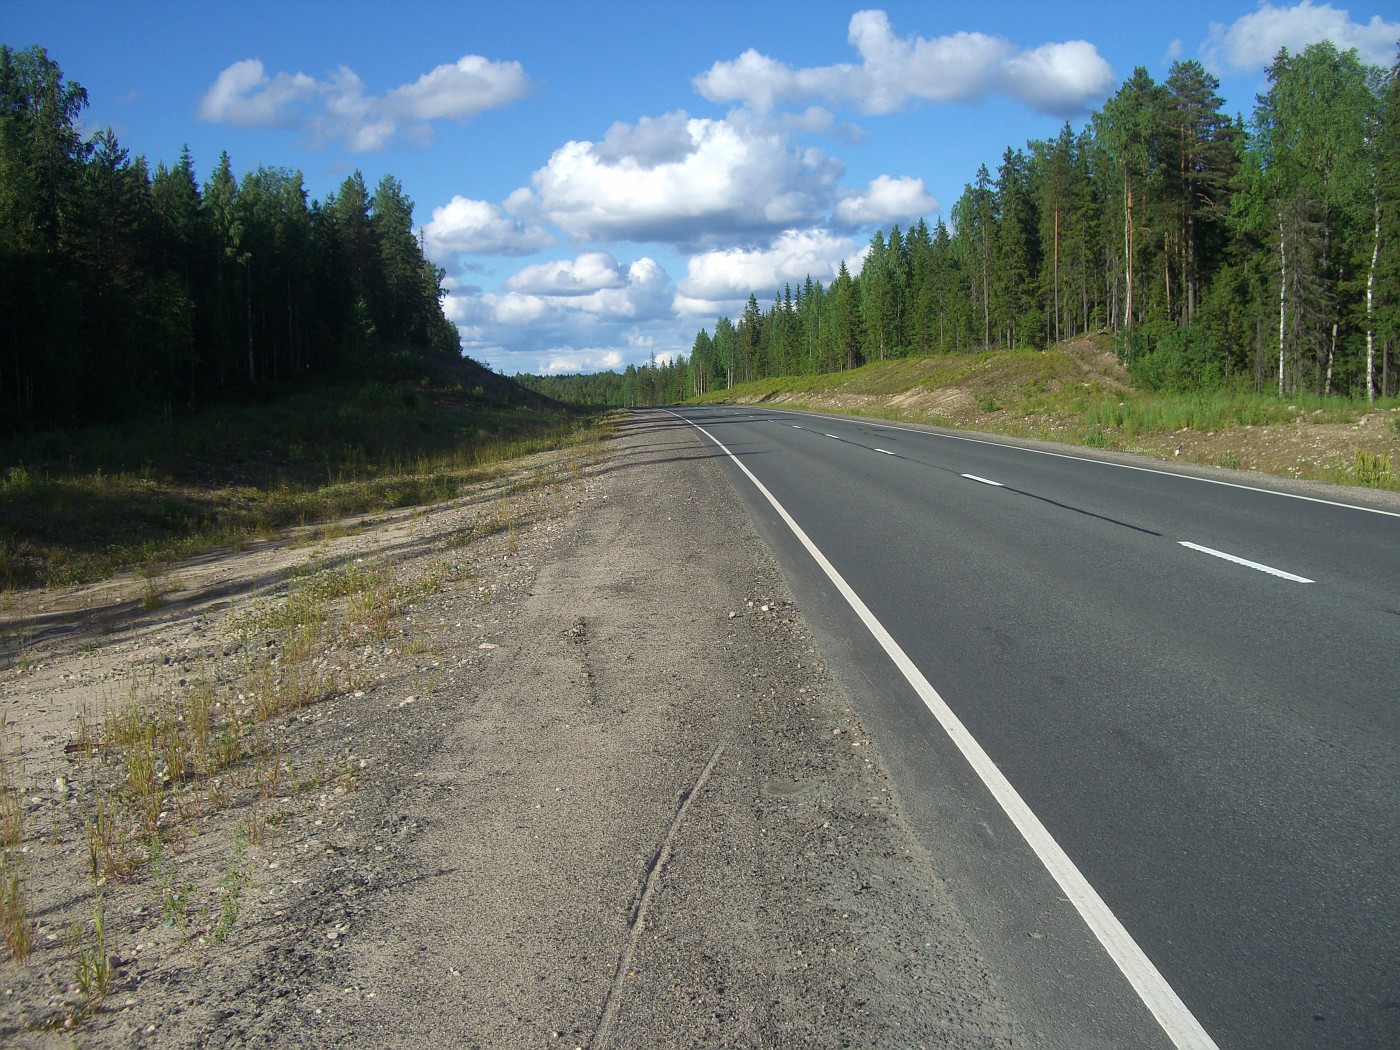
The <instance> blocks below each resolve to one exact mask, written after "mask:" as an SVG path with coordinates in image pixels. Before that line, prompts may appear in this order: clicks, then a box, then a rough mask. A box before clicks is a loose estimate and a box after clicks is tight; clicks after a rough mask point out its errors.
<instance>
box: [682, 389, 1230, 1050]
mask: <svg viewBox="0 0 1400 1050" xmlns="http://www.w3.org/2000/svg"><path fill="white" fill-rule="evenodd" d="M666 411H668V412H669V411H670V410H669V409H667V410H666ZM671 414H672V415H674V416H676V417H677V418H678V419H685V416H682V415H680V413H678V412H672V413H671ZM685 421H686V422H687V423H689V424H690V425H691V426H693V427H694V428H695V429H696V430H698V431H700V433H702V434H704V435H705V437H707V438H709V439H710V440H711V441H712V442H714V443H715V445H716V447H718V448H719V450H720V451H721V452H723V453H724V454H725V455H726V456H728V457H729V459H730V460H731V461H732V462H733V463H734V465H735V466H736V467H738V468H739V470H740V471H741V472H742V473H743V475H744V476H745V477H746V478H748V479H749V481H751V482H753V486H754V488H756V489H757V490H758V492H759V494H760V495H761V496H763V498H764V499H765V500H767V501H768V503H769V504H770V505H771V506H772V508H773V510H774V511H776V512H777V514H778V516H779V517H780V518H782V519H783V521H784V522H785V523H786V524H787V527H788V528H789V529H790V530H791V531H792V534H793V535H794V536H795V537H796V538H797V541H798V542H799V543H801V544H802V546H803V547H804V548H806V550H807V553H808V554H810V555H811V556H812V559H813V560H814V561H815V562H816V563H817V566H818V567H819V568H820V569H821V570H822V572H823V573H825V574H826V577H827V579H829V580H830V581H831V582H832V584H833V585H834V586H835V587H836V589H837V590H838V591H840V592H841V596H842V597H843V598H845V599H846V604H848V605H849V606H850V607H851V609H852V611H853V612H855V614H856V615H857V616H858V617H859V618H860V620H861V622H862V623H864V624H865V626H866V629H867V630H869V631H870V634H871V636H872V637H874V639H875V640H876V641H877V642H879V643H880V647H881V648H882V649H884V650H885V653H886V655H887V656H889V658H890V660H891V661H892V662H893V663H894V665H895V666H896V667H897V668H899V670H900V672H901V673H902V674H903V675H904V679H905V681H907V682H908V683H909V684H910V685H911V686H912V687H913V689H914V692H915V693H917V694H918V696H919V699H920V700H922V701H923V702H924V706H925V707H927V708H928V709H929V712H930V713H931V714H932V715H933V717H934V718H935V719H936V720H937V721H938V724H939V725H940V726H942V727H943V731H944V732H945V733H947V734H948V738H949V739H950V740H951V741H952V742H953V743H954V744H955V745H956V746H957V748H958V750H959V751H960V752H962V755H963V757H964V758H965V759H966V760H967V763H968V765H970V766H971V767H972V769H973V770H974V771H975V772H976V773H977V776H978V777H979V778H980V779H981V781H982V783H983V784H985V785H986V786H987V790H988V791H990V792H991V794H992V797H993V798H995V799H996V800H997V803H998V805H1000V806H1001V808H1002V810H1003V812H1005V813H1006V815H1007V817H1008V818H1009V819H1010V820H1011V822H1012V823H1013V824H1015V825H1016V828H1017V830H1018V831H1020V833H1021V835H1022V837H1023V838H1025V840H1026V843H1027V844H1028V845H1029V846H1030V848H1031V849H1032V850H1033V851H1035V855H1036V856H1037V857H1038V858H1039V859H1040V863H1041V864H1043V865H1044V866H1045V870H1046V871H1048V872H1049V873H1050V875H1051V877H1052V878H1054V880H1055V881H1056V882H1057V883H1058V884H1059V886H1060V889H1062V890H1064V893H1065V897H1066V899H1067V900H1068V901H1069V902H1070V903H1071V904H1073V905H1074V907H1075V910H1076V911H1078V912H1079V914H1080V917H1081V918H1083V920H1084V922H1085V924H1086V925H1087V926H1088V927H1089V929H1090V930H1092V931H1093V933H1094V936H1095V937H1097V938H1098V940H1099V943H1100V944H1102V945H1103V947H1104V951H1106V952H1107V953H1108V957H1109V958H1110V959H1112V960H1113V961H1114V963H1115V964H1116V965H1117V966H1118V969H1119V970H1121V971H1122V973H1123V976H1124V977H1126V978H1127V979H1128V983H1129V984H1131V985H1132V986H1133V990H1134V991H1135V992H1137V994H1138V997H1139V998H1140V999H1141V1000H1142V1002H1143V1005H1145V1006H1146V1007H1147V1009H1148V1010H1150V1011H1151V1012H1152V1016H1153V1017H1155V1018H1156V1019H1157V1023H1158V1024H1159V1025H1161V1026H1162V1031H1164V1032H1165V1033H1166V1034H1167V1037H1168V1038H1170V1039H1171V1041H1172V1043H1173V1045H1174V1046H1176V1047H1177V1048H1178V1050H1219V1047H1218V1046H1217V1045H1216V1043H1215V1040H1214V1039H1212V1038H1211V1037H1210V1034H1209V1033H1208V1032H1207V1031H1206V1030H1205V1029H1204V1028H1203V1027H1202V1026H1201V1023H1200V1022H1199V1021H1198V1020H1196V1015H1195V1014H1193V1013H1192V1012H1191V1008H1190V1007H1188V1006H1187V1005H1186V1004H1185V1003H1184V1002H1182V1001H1181V997H1180V996H1179V995H1177V994H1176V990H1175V989H1174V988H1172V986H1171V985H1170V984H1168V983H1167V979H1166V978H1165V977H1163V976H1162V973H1161V971H1160V970H1158V969H1157V967H1156V965H1155V964H1154V963H1153V962H1152V960H1151V959H1149V958H1148V957H1147V953H1146V952H1144V951H1143V950H1142V948H1141V947H1140V946H1139V945H1138V943H1137V941H1135V940H1133V936H1132V934H1130V933H1129V932H1128V931H1127V929H1126V928H1125V927H1124V926H1123V924H1122V923H1121V922H1120V921H1119V920H1118V916H1116V915H1114V914H1113V912H1112V911H1111V910H1110V909H1109V907H1108V905H1107V904H1106V903H1105V902H1104V899H1103V898H1102V897H1100V896H1099V893H1098V891H1097V890H1096V889H1094V887H1093V886H1091V885H1090V884H1089V880H1088V879H1086V878H1085V877H1084V875H1083V873H1082V872H1080V870H1079V869H1078V868H1077V867H1076V866H1075V864H1074V861H1072V860H1070V857H1069V854H1068V853H1066V852H1065V851H1064V849H1063V847H1061V846H1060V844H1059V843H1058V842H1056V841H1055V838H1054V836H1052V835H1051V834H1050V831H1049V829H1047V828H1046V827H1045V825H1044V824H1042V823H1041V822H1040V818H1039V817H1037V816H1036V815H1035V812H1034V811H1033V810H1032V809H1031V808H1030V806H1028V805H1026V801H1025V799H1023V798H1021V795H1020V792H1018V791H1017V790H1016V789H1015V788H1014V787H1013V786H1012V785H1011V781H1009V780H1007V779H1006V774H1004V773H1003V772H1002V771H1001V768H1000V767H999V766H997V764H996V763H995V762H993V761H992V759H991V756H990V755H988V754H987V752H986V751H984V750H983V749H982V745H981V744H979V743H978V742H977V740H976V738H974V737H973V735H972V734H971V733H970V732H968V730H967V727H966V726H964V725H963V724H962V720H961V719H959V718H958V716H957V715H956V714H954V713H953V709H952V708H951V707H949V706H948V703H947V701H945V700H944V699H943V697H941V696H939V695H938V690H936V689H935V688H934V687H933V685H932V683H930V682H929V680H928V679H927V678H925V677H924V673H923V672H922V671H921V670H919V668H918V665H917V664H915V663H914V661H913V660H911V659H910V658H909V654H908V653H906V652H905V651H904V649H903V648H902V647H901V646H900V644H899V643H898V642H896V641H895V640H894V637H893V635H891V634H890V632H889V631H887V630H886V629H885V625H884V624H882V623H881V622H880V621H879V620H877V619H876V618H875V614H874V613H872V612H871V611H870V608H869V607H868V606H867V605H866V604H865V602H864V601H863V600H862V599H861V597H860V595H858V594H857V593H856V592H855V591H854V590H853V589H852V587H851V585H850V584H848V583H847V582H846V580H845V577H843V576H842V575H841V574H840V573H839V572H837V571H836V566H834V565H832V564H831V562H830V561H829V560H827V557H826V555H825V554H823V553H822V551H821V548H819V547H818V546H817V545H816V544H815V543H813V542H812V540H811V537H809V536H808V535H807V533H806V532H804V531H803V530H802V526H800V525H798V524H797V521H796V519H795V518H793V516H792V515H791V514H789V513H788V512H787V508H786V507H784V506H783V505H782V504H781V503H779V502H778V500H777V497H775V496H774V495H773V494H772V493H771V492H769V491H768V488H767V486H765V485H764V484H763V482H761V481H759V480H758V478H757V477H756V476H755V475H754V472H753V471H751V470H750V469H749V468H748V467H747V466H745V465H744V463H743V461H741V460H740V459H739V457H738V456H736V455H734V453H733V452H730V451H729V449H728V448H726V447H725V445H724V442H722V441H720V439H719V438H717V437H715V436H714V435H713V434H711V433H710V432H709V431H708V430H706V429H705V428H704V427H702V426H700V425H699V424H698V423H695V422H693V421H692V420H689V419H686V420H685Z"/></svg>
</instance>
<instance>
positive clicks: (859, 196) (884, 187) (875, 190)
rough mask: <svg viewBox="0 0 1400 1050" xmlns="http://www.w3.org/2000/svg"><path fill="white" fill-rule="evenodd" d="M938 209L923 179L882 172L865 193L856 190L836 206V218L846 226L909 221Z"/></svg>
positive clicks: (936, 202) (879, 224) (880, 224)
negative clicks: (892, 176) (897, 176)
mask: <svg viewBox="0 0 1400 1050" xmlns="http://www.w3.org/2000/svg"><path fill="white" fill-rule="evenodd" d="M937 210H938V201H937V200H936V199H935V198H934V196H933V195H932V194H931V193H929V192H928V190H927V189H926V188H925V187H924V180H923V179H914V178H910V177H909V176H907V175H905V176H903V177H901V178H898V179H895V178H891V177H890V176H888V175H881V176H879V177H878V178H876V179H875V180H874V181H873V182H871V183H870V186H869V188H868V189H867V190H866V191H865V192H864V193H852V194H850V195H849V196H848V197H846V198H845V199H844V200H842V201H841V202H840V203H839V204H838V205H837V206H836V212H835V216H834V217H835V218H836V220H837V221H838V222H840V223H842V224H844V225H846V226H883V225H884V224H885V223H889V222H902V223H908V222H911V221H913V220H914V219H917V218H920V217H921V216H924V215H928V214H929V213H930V212H936V211H937Z"/></svg>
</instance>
